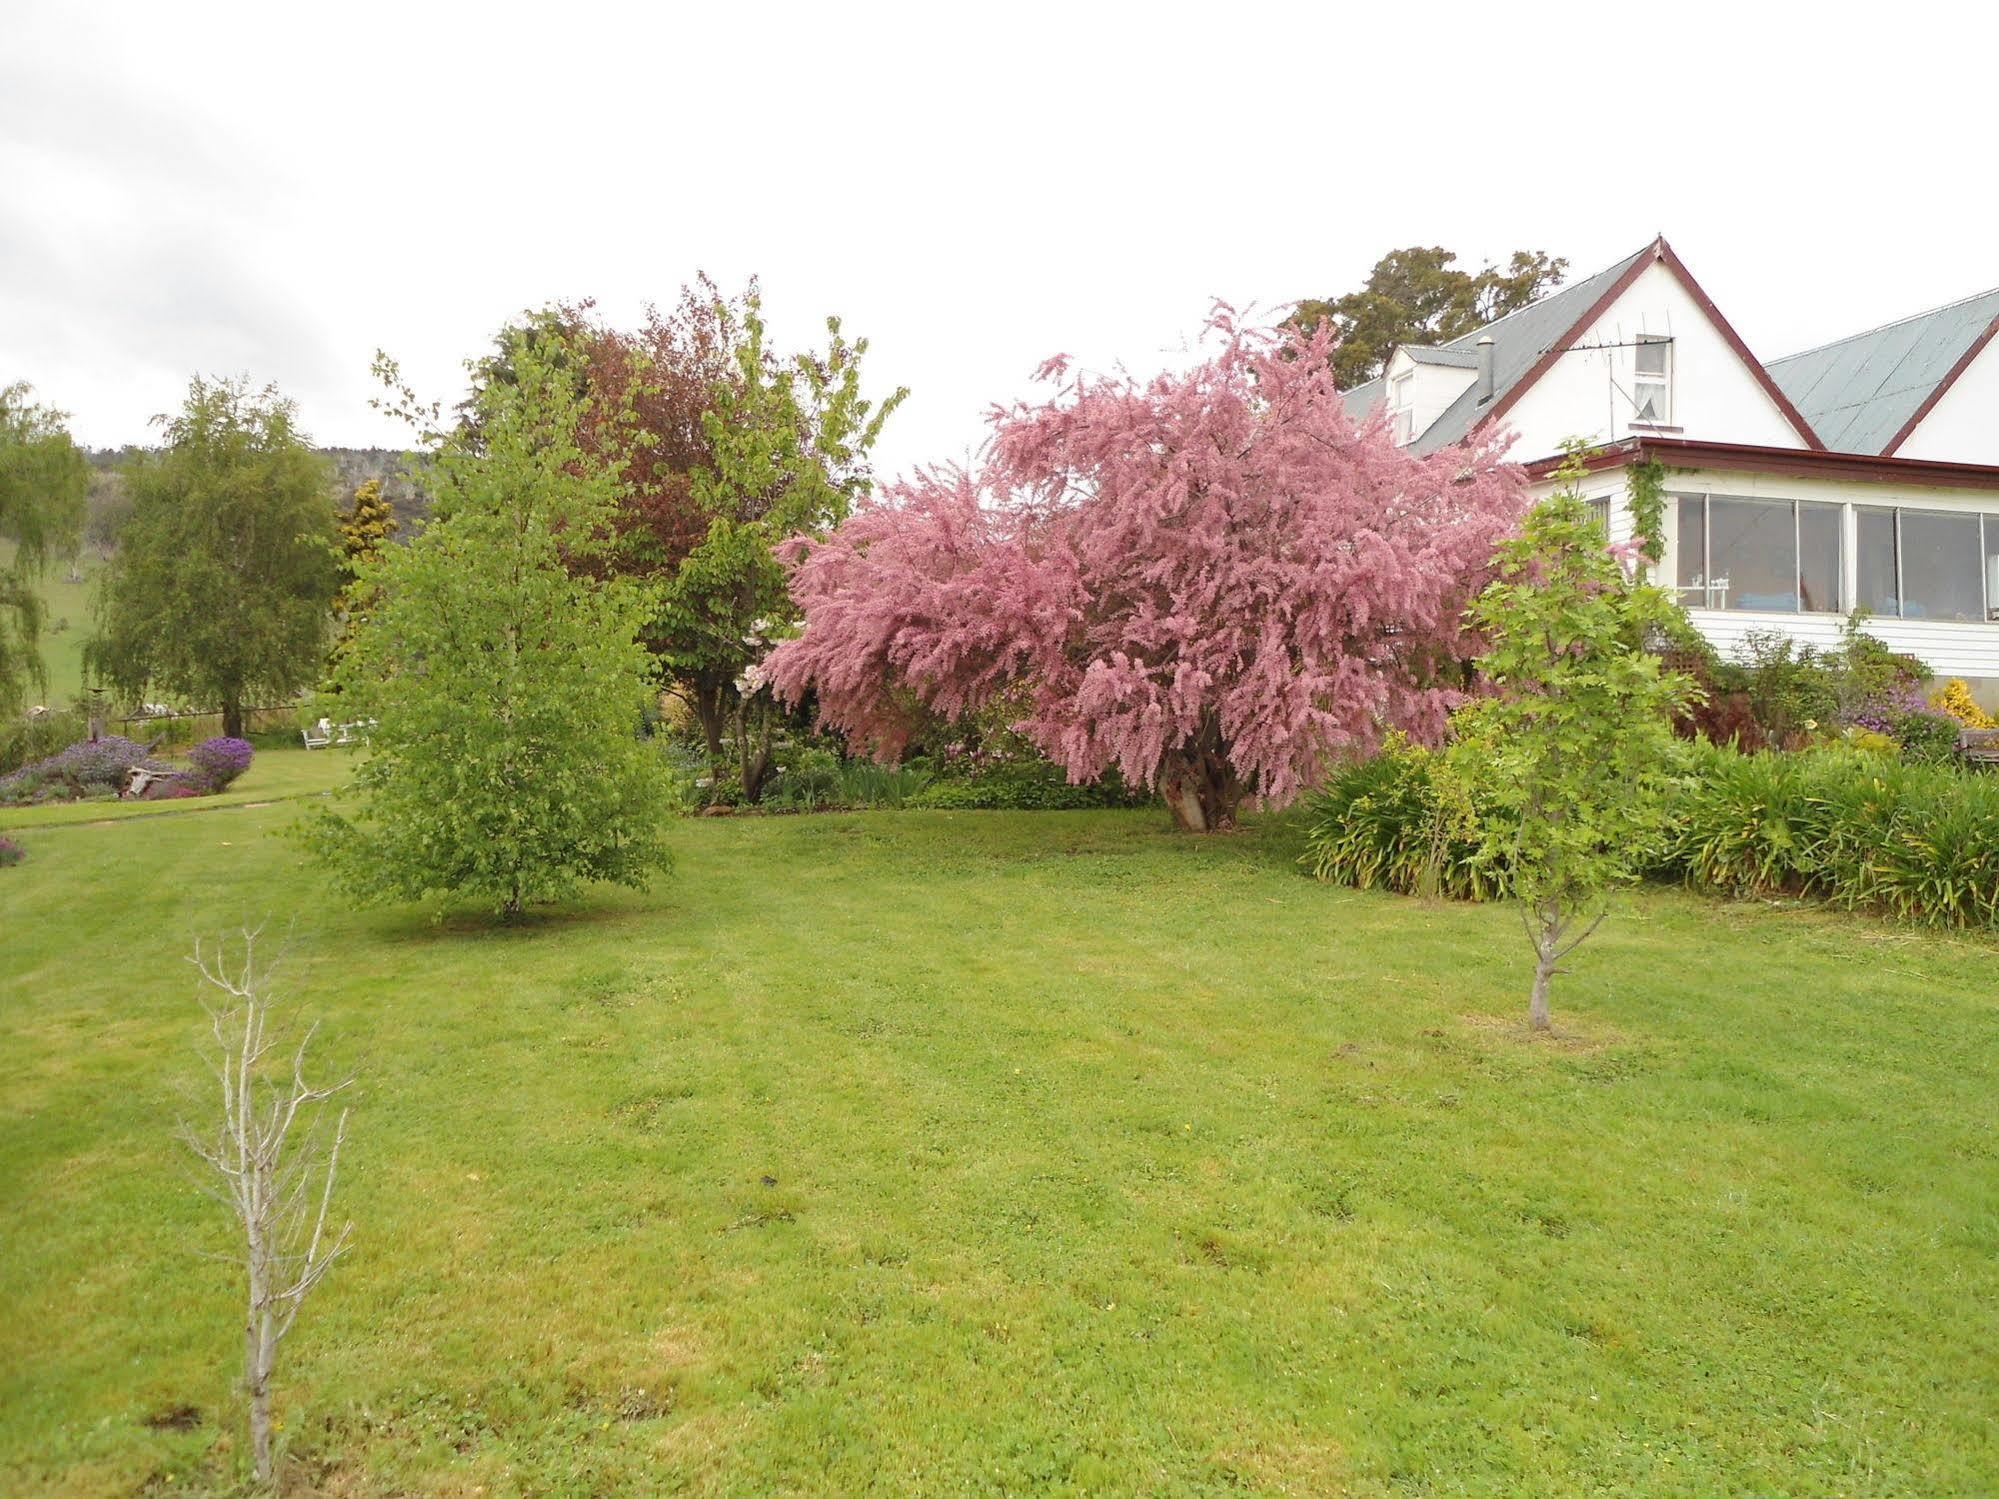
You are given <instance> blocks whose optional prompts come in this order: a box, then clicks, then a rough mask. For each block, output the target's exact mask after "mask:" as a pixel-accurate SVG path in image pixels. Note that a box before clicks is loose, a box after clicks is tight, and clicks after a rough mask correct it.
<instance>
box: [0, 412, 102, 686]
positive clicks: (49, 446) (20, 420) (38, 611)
mask: <svg viewBox="0 0 1999 1499" xmlns="http://www.w3.org/2000/svg"><path fill="white" fill-rule="evenodd" d="M30 395H31V392H30V390H29V388H28V387H27V386H26V385H9V386H6V387H5V388H0V541H4V542H7V543H9V544H10V550H11V555H4V556H0V715H12V714H14V713H18V712H19V711H20V710H21V708H22V707H23V706H24V705H25V704H26V701H27V693H28V689H29V688H30V687H31V686H32V687H35V688H38V689H41V688H46V687H47V685H48V677H47V674H46V671H45V668H44V667H43V664H42V656H41V645H40V640H41V629H42V599H41V594H40V593H39V592H38V591H37V590H36V588H35V583H36V580H37V579H39V578H40V577H41V575H42V572H43V570H44V569H45V568H46V567H47V566H48V562H49V558H50V557H51V556H60V555H63V554H65V553H68V552H71V551H74V549H75V548H76V546H77V544H78V539H79V537H80V535H81V533H82V528H83V510H84V496H85V495H86V494H87V493H88V492H89V489H90V464H89V461H88V460H87V459H85V457H84V456H83V453H82V451H81V450H80V449H79V448H78V447H77V445H76V443H75V442H74V441H73V440H71V438H70V435H69V431H68V429H67V428H66V427H65V426H64V421H65V418H64V416H63V414H62V413H61V412H60V411H51V410H49V409H48V408H47V407H45V406H40V405H37V404H36V403H35V402H34V401H33V400H31V399H30Z"/></svg>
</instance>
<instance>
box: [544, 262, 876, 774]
mask: <svg viewBox="0 0 1999 1499" xmlns="http://www.w3.org/2000/svg"><path fill="white" fill-rule="evenodd" d="M586 305H587V304H586ZM580 311H581V309H577V308H569V309H562V310H560V312H559V315H554V316H552V317H551V319H550V321H551V324H552V325H554V326H561V327H563V328H566V329H573V328H574V327H575V326H576V323H577V318H578V316H579V313H580ZM826 327H827V334H828V343H827V346H826V348H825V349H824V350H823V351H822V352H816V353H806V354H799V355H795V356H792V357H789V358H786V357H781V356H779V355H777V354H776V353H774V352H773V351H772V350H771V349H770V347H769V343H768V339H767V334H766V329H765V324H764V319H763V309H762V300H761V297H760V295H759V292H758V289H757V285H756V283H755V282H754V281H752V282H751V283H750V286H749V289H748V291H747V292H746V293H745V294H744V295H743V296H742V297H741V298H739V299H734V300H731V299H729V298H725V297H724V296H722V295H721V294H720V293H719V292H718V291H717V290H716V289H715V286H714V284H713V283H712V282H710V281H708V280H706V278H703V279H702V280H701V281H700V282H699V283H698V284H697V285H696V286H694V287H689V288H688V289H687V290H686V291H685V292H684V293H683V295H682V298H681V302H680V305H679V307H678V308H677V309H676V310H675V311H674V312H673V313H672V314H671V315H669V316H665V317H662V316H661V315H660V314H659V313H657V312H656V311H655V312H654V313H652V314H651V316H650V317H649V319H648V321H647V323H646V325H645V326H644V327H643V328H641V329H639V330H637V331H635V332H631V333H625V332H620V331H616V330H610V329H604V328H601V327H590V328H588V329H587V330H586V331H585V333H584V334H583V337H584V339H585V340H586V341H587V344H588V348H589V360H588V368H589V377H588V378H589V382H590V385H591V388H592V389H593V391H595V392H596V395H597V400H596V402H595V405H594V410H595V411H596V413H597V420H598V421H599V422H602V421H604V420H607V419H611V417H612V414H621V413H629V424H628V425H627V426H626V427H625V428H624V429H623V430H622V431H621V432H620V433H619V434H617V435H618V436H619V437H620V438H621V439H624V440H628V441H629V442H630V444H631V446H632V449H633V451H634V454H635V461H634V463H633V465H632V475H633V482H632V483H631V485H630V486H629V487H628V489H627V492H626V494H625V496H624V499H623V501H622V503H621V505H620V509H619V512H618V515H617V518H616V521H615V530H616V533H617V540H616V545H615V547H614V548H613V550H612V552H611V553H610V555H609V557H608V559H607V565H608V566H609V567H610V568H612V569H614V570H616V571H619V572H622V573H626V574H628V575H631V576H634V577H641V578H646V579H650V580H652V581H653V582H654V583H655V584H656V585H657V588H656V593H655V597H656V600H657V604H656V608H655V611H654V613H653V616H652V618H651V619H650V620H649V621H648V623H647V626H646V630H645V637H646V641H647V644H648V645H649V647H650V648H651V649H652V651H653V653H654V656H655V658H656V660H657V663H658V671H659V675H660V679H661V681H662V683H663V684H664V685H665V686H666V687H667V688H668V690H670V691H672V692H673V693H674V694H676V695H677V696H679V697H681V698H683V699H684V700H685V701H686V702H687V703H688V704H689V705H690V706H691V707H692V708H693V709H694V712H695V714H696V716H697V717H698V718H699V720H700V723H701V728H702V733H703V736H704V738H705V739H706V742H707V747H708V754H709V759H710V762H711V765H712V766H713V768H714V771H715V774H716V776H717V777H718V778H719V777H721V776H723V775H724V774H726V773H727V771H726V770H725V756H726V753H727V747H728V746H729V745H731V744H733V746H734V748H735V752H736V764H735V766H734V773H735V774H736V775H737V776H739V777H740V780H741V785H742V788H743V793H744V795H745V796H746V797H747V798H748V799H749V800H751V801H754V800H756V799H757V798H758V796H759V794H760V793H761V790H762V788H763V785H764V783H765V781H766V780H767V778H768V776H769V773H770V769H771V763H772V759H771V753H772V743H773V738H774V735H775V731H776V728H777V726H778V724H779V723H780V722H781V721H782V717H783V714H782V710H781V709H780V708H779V707H778V705H777V703H776V702H775V700H774V698H773V697H772V695H771V693H770V692H769V690H768V689H767V688H765V687H764V685H763V681H762V675H761V664H762V661H763V657H764V655H765V654H766V653H767V652H768V651H769V649H770V648H771V646H772V644H773V643H774V642H775V641H776V640H777V639H778V638H780V637H782V636H783V635H785V634H787V633H789V631H790V629H791V628H792V626H793V623H794V622H795V619H796V611H795V610H794V608H793V606H792V602H791V597H790V593H789V587H788V584H789V580H790V567H789V565H788V564H787V563H785V562H784V561H782V560H781V559H780V557H779V555H778V551H779V549H780V548H781V547H782V546H783V545H784V543H786V542H787V541H789V540H791V539H793V538H795V537H798V536H805V535H818V534H823V533H824V532H825V531H827V530H829V529H830V528H831V527H833V526H834V525H837V524H838V523H839V522H840V521H841V520H843V519H845V518H846V516H847V514H848V512H849V510H850V509H851V508H852V506H853V504H854V502H855V501H856V500H858V499H859V498H861V497H862V496H863V495H865V494H866V493H867V492H868V491H869V489H870V488H871V487H872V485H873V473H872V470H871V468H870V467H869V463H868V455H869V452H870V450H871V449H872V448H873V446H874V444H875V441H876V439H877V438H878V437H879V436H880V434H881V429H882V424H883V422H885V421H886V420H887V418H888V416H889V414H890V413H891V412H892V411H894V410H895V408H896V407H897V406H898V405H900V404H901V402H902V401H903V399H904V398H905V396H906V395H907V392H906V391H902V390H898V391H896V392H895V393H894V394H892V395H891V396H890V397H889V398H888V399H887V400H885V401H882V402H880V403H879V404H877V403H876V402H874V401H872V400H870V399H868V398H867V397H866V396H864V395H863V394H862V391H861V361H862V357H863V355H865V354H866V352H867V340H866V339H856V340H853V341H851V342H850V341H849V340H848V339H847V338H846V336H845V335H844V334H843V333H842V331H841V326H840V322H839V319H837V318H829V319H828V320H827V324H826ZM571 342H572V343H573V342H574V340H573V339H572V340H571ZM616 420H619V421H624V420H625V417H624V416H623V415H617V416H616Z"/></svg>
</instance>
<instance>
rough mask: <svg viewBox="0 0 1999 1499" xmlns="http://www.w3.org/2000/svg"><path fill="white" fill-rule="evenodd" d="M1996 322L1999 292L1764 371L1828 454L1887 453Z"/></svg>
mask: <svg viewBox="0 0 1999 1499" xmlns="http://www.w3.org/2000/svg"><path fill="white" fill-rule="evenodd" d="M1995 319H1999V288H1995V289H1994V290H1992V291H1988V292H1981V293H1980V294H1979V295H1977V296H1975V297H1967V298H1965V299H1964V300H1963V301H1962V302H1953V303H1951V304H1950V305H1949V306H1948V307H1939V308H1936V309H1935V310H1934V311H1931V312H1922V313H1918V314H1916V315H1915V316H1914V317H1908V318H1903V319H1902V320H1901V321H1900V322H1898V323H1890V324H1888V326H1887V327H1885V328H1873V329H1870V330H1869V331H1867V332H1865V333H1856V334H1854V335H1853V336H1852V337H1850V338H1842V339H1840V340H1839V341H1838V342H1837V343H1829V344H1826V345H1824V346H1823V347H1821V348H1816V349H1807V350H1805V351H1804V352H1803V353H1802V354H1792V355H1790V356H1788V357H1787V358H1784V359H1773V360H1771V361H1770V362H1769V363H1768V364H1767V365H1765V366H1764V368H1766V369H1768V370H1769V371H1770V374H1771V376H1772V377H1773V378H1774V379H1775V380H1776V382H1777V384H1778V385H1779V386H1780V387H1781V388H1782V390H1783V392H1784V394H1785V395H1787V396H1789V397H1790V398H1791V400H1792V402H1793V403H1794V404H1795V405H1796V406H1797V407H1798V409H1799V410H1800V411H1802V412H1803V413H1804V415H1805V420H1806V421H1808V422H1810V423H1811V424H1812V429H1813V430H1814V431H1816V432H1817V433H1818V435H1819V437H1820V438H1821V439H1822V440H1823V441H1824V442H1825V445H1826V446H1827V447H1829V448H1832V449H1834V450H1835V451H1837V452H1842V453H1883V452H1886V451H1887V450H1888V447H1889V444H1891V443H1892V442H1894V440H1895V437H1896V434H1898V433H1899V432H1900V431H1901V430H1902V428H1903V427H1904V426H1905V425H1907V423H1908V421H1909V418H1910V417H1912V416H1914V415H1915V414H1916V412H1917V410H1918V409H1919V408H1920V407H1921V406H1922V404H1923V402H1924V401H1926V400H1928V399H1929V397H1930V395H1931V393H1932V392H1934V391H1935V390H1936V389H1937V387H1938V385H1939V383H1941V382H1942V381H1943V380H1944V379H1945V378H1946V377H1947V376H1949V375H1950V373H1951V372H1952V370H1954V369H1955V368H1956V366H1957V362H1958V360H1960V359H1962V358H1963V357H1964V355H1965V354H1966V353H1967V352H1968V351H1969V350H1970V349H1971V347H1972V345H1973V344H1975V343H1976V342H1977V341H1978V339H1979V335H1981V334H1983V333H1984V332H1985V330H1986V329H1987V328H1990V327H1991V326H1992V324H1993V322H1994V320H1995Z"/></svg>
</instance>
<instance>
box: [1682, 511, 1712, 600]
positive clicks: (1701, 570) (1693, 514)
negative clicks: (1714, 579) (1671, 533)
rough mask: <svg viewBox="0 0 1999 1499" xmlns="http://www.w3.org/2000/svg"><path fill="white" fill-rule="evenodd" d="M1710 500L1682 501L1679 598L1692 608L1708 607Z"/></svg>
mask: <svg viewBox="0 0 1999 1499" xmlns="http://www.w3.org/2000/svg"><path fill="white" fill-rule="evenodd" d="M1706 505H1707V501H1705V500H1698V499H1683V500H1681V501H1680V539H1679V543H1678V545H1677V546H1676V547H1675V548H1674V550H1675V552H1676V554H1677V557H1678V567H1679V583H1680V602H1681V603H1683V604H1685V605H1686V606H1687V607H1688V608H1690V609H1705V608H1706V607H1707V589H1706V587H1705V585H1706V583H1707V521H1706Z"/></svg>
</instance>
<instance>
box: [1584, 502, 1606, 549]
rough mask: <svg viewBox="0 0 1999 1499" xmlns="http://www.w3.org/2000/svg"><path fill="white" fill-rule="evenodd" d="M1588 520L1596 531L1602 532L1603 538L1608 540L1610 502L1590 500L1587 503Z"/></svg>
mask: <svg viewBox="0 0 1999 1499" xmlns="http://www.w3.org/2000/svg"><path fill="white" fill-rule="evenodd" d="M1589 518H1590V521H1591V523H1592V524H1594V525H1595V527H1596V528H1597V530H1599V531H1601V532H1603V534H1604V538H1605V539H1606V540H1608V539H1609V537H1610V501H1609V500H1591V501H1590V502H1589Z"/></svg>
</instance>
